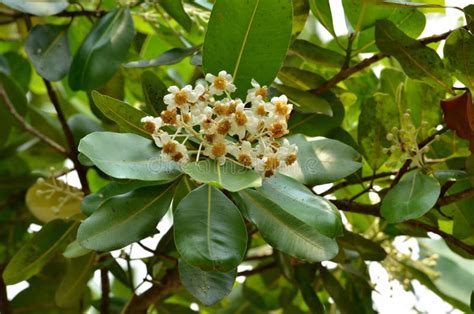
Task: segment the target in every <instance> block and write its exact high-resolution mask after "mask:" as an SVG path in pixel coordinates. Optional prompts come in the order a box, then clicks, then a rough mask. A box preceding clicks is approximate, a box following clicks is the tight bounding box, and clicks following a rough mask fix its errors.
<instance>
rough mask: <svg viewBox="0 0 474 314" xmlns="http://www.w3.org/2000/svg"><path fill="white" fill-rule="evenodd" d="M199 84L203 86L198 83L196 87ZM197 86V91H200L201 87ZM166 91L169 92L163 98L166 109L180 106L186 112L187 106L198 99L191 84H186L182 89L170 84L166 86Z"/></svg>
mask: <svg viewBox="0 0 474 314" xmlns="http://www.w3.org/2000/svg"><path fill="white" fill-rule="evenodd" d="M199 86H201V87H203V86H202V85H198V87H199ZM198 87H196V89H197V92H201V88H200V87H199V88H198ZM168 92H170V94H168V95H166V96H165V97H164V98H163V101H164V103H165V104H166V105H168V106H167V110H168V111H171V110H173V109H175V108H180V109H181V110H182V111H184V112H188V111H189V106H190V105H191V104H194V103H195V102H196V101H197V100H198V99H199V96H198V95H197V93H196V91H195V90H193V87H192V86H191V85H186V86H185V87H183V88H182V89H179V87H177V86H171V87H170V88H168ZM202 92H203V91H202Z"/></svg>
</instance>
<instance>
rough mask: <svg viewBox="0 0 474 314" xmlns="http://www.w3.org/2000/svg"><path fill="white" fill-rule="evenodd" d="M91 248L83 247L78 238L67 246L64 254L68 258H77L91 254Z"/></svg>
mask: <svg viewBox="0 0 474 314" xmlns="http://www.w3.org/2000/svg"><path fill="white" fill-rule="evenodd" d="M90 252H91V250H89V249H86V248H84V247H82V246H81V245H80V244H79V242H78V241H77V240H74V241H72V242H71V243H69V244H68V245H67V246H66V249H65V250H64V252H63V256H64V257H66V258H77V257H81V256H84V255H86V254H89V253H90Z"/></svg>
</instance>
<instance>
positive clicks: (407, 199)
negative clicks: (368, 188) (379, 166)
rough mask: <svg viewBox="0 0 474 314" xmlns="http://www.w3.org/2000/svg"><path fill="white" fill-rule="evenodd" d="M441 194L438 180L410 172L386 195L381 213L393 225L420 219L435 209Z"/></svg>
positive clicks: (416, 172)
mask: <svg viewBox="0 0 474 314" xmlns="http://www.w3.org/2000/svg"><path fill="white" fill-rule="evenodd" d="M439 193H440V185H439V182H438V181H437V180H436V179H433V178H432V177H429V176H427V175H425V174H423V173H421V172H420V171H413V172H410V173H408V174H406V175H405V176H403V178H402V180H400V182H399V183H398V184H397V185H395V186H394V187H393V188H392V189H391V190H390V191H388V193H387V194H386V195H385V197H384V198H383V200H382V206H381V208H380V213H381V214H382V217H383V218H385V219H387V221H389V222H391V223H397V222H401V221H405V220H409V219H415V218H419V217H421V216H423V215H424V214H425V213H427V212H428V211H429V210H430V209H431V208H433V206H434V205H435V204H436V201H437V200H438V197H439Z"/></svg>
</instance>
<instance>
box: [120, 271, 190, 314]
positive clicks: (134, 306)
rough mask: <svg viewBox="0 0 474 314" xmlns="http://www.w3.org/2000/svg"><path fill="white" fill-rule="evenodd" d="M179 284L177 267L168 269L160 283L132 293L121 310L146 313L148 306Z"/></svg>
mask: <svg viewBox="0 0 474 314" xmlns="http://www.w3.org/2000/svg"><path fill="white" fill-rule="evenodd" d="M180 285H181V283H180V280H179V273H178V268H177V267H176V268H174V269H171V270H169V271H168V272H167V273H166V275H165V277H164V278H163V280H162V283H161V284H160V285H154V286H152V287H151V288H150V289H148V290H147V291H145V292H144V293H143V294H141V295H139V296H136V295H134V296H133V297H132V299H131V300H130V302H129V303H128V305H127V306H126V307H125V309H124V310H123V313H124V314H146V313H147V309H148V307H150V305H152V304H154V303H156V302H157V301H159V300H160V299H162V298H164V297H166V296H167V295H168V294H170V292H171V291H173V290H175V289H177V288H178V287H179V286H180Z"/></svg>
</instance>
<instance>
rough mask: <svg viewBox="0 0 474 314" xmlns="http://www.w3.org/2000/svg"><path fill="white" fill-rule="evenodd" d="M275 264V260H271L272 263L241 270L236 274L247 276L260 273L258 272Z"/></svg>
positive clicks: (269, 268)
mask: <svg viewBox="0 0 474 314" xmlns="http://www.w3.org/2000/svg"><path fill="white" fill-rule="evenodd" d="M276 266H277V264H276V263H275V262H273V263H270V264H267V265H264V266H261V267H258V268H254V269H251V270H244V271H241V272H240V273H238V274H237V276H245V277H248V276H252V275H256V274H260V273H263V272H266V271H269V270H272V269H273V268H275V267H276Z"/></svg>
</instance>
